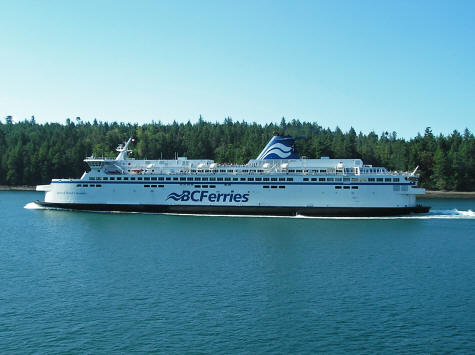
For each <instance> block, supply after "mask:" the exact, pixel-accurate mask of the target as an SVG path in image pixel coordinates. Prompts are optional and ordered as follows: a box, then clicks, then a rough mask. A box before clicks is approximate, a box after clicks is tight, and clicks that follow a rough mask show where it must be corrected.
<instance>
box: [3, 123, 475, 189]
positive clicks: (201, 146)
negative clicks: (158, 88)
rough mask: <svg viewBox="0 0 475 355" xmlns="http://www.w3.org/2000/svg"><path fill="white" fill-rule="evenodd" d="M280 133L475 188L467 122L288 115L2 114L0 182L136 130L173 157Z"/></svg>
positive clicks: (314, 148) (322, 150)
mask: <svg viewBox="0 0 475 355" xmlns="http://www.w3.org/2000/svg"><path fill="white" fill-rule="evenodd" d="M274 134H281V135H291V136H294V137H304V138H302V139H300V140H298V141H297V148H298V151H299V153H300V155H302V156H306V157H307V158H319V157H321V156H329V157H331V158H361V159H363V161H364V162H365V164H372V165H374V166H385V167H387V168H388V169H390V170H398V171H402V170H404V171H407V170H413V169H414V168H415V167H416V166H419V171H418V172H419V173H420V175H421V185H422V186H423V187H426V188H428V189H431V190H452V191H474V190H475V137H474V135H473V133H471V132H470V131H469V130H468V129H465V131H464V132H462V133H460V132H457V131H454V132H452V133H451V134H449V135H447V136H444V135H439V136H434V135H433V134H432V131H431V129H430V128H426V130H425V132H424V133H423V134H418V135H417V136H416V137H414V138H411V139H409V140H405V139H402V138H398V137H397V134H396V133H395V132H392V133H388V132H383V133H381V134H379V135H378V134H376V133H375V132H370V133H369V134H363V133H361V132H360V133H356V131H355V129H353V128H351V129H350V130H349V131H348V132H343V131H342V130H340V129H339V128H336V129H335V130H331V129H328V128H322V127H321V126H319V125H318V124H317V123H314V122H312V123H311V122H300V121H298V120H292V121H289V122H287V121H286V120H285V119H282V121H281V122H280V124H266V125H261V124H257V123H246V122H234V121H233V120H232V119H230V118H226V119H225V120H224V122H223V123H217V122H216V123H212V122H207V121H204V120H203V119H202V118H201V117H200V119H199V120H198V121H197V122H196V123H191V122H187V123H176V122H174V123H172V124H162V123H160V122H158V123H156V122H153V123H150V124H143V125H138V124H124V123H116V122H114V123H108V122H97V121H96V120H94V121H93V122H83V121H82V120H81V119H80V118H76V119H75V120H70V119H67V120H66V122H65V123H64V124H59V123H46V124H37V123H36V122H35V120H34V117H32V119H31V120H29V121H28V120H25V121H22V122H18V123H13V122H12V118H11V117H10V116H8V117H6V118H5V120H4V122H0V149H1V152H2V154H1V160H0V185H9V186H12V185H37V184H45V183H48V182H49V181H50V180H51V179H52V178H67V177H80V176H81V175H82V173H83V172H84V170H86V164H85V163H84V162H83V159H84V158H85V157H86V156H90V155H91V154H93V155H96V156H111V157H113V156H115V155H116V152H115V148H116V147H117V145H118V144H119V143H123V142H124V141H126V140H127V139H128V138H129V137H134V138H136V143H135V144H134V145H133V146H132V147H131V148H132V149H133V153H132V155H131V156H132V157H134V158H136V159H146V158H149V159H160V158H161V157H163V159H173V158H174V156H175V153H177V154H178V155H179V156H186V157H188V158H190V159H192V158H206V159H214V160H215V161H217V162H227V163H230V162H232V163H246V162H247V161H248V160H249V159H252V158H255V157H257V155H258V154H259V152H260V151H261V150H262V149H263V147H264V146H265V145H266V144H267V142H268V141H269V139H270V137H271V136H272V135H274Z"/></svg>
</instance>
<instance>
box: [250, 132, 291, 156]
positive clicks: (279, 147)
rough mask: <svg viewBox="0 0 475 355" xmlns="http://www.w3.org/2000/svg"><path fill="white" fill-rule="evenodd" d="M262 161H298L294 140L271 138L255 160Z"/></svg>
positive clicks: (279, 137) (289, 138)
mask: <svg viewBox="0 0 475 355" xmlns="http://www.w3.org/2000/svg"><path fill="white" fill-rule="evenodd" d="M264 159H300V156H299V153H298V152H297V150H296V149H295V138H293V137H288V136H287V137H283V136H274V137H272V139H271V140H270V141H269V143H267V145H266V147H265V148H264V150H263V151H262V152H261V154H259V156H258V157H257V160H264Z"/></svg>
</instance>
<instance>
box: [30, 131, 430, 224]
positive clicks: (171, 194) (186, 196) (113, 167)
mask: <svg viewBox="0 0 475 355" xmlns="http://www.w3.org/2000/svg"><path fill="white" fill-rule="evenodd" d="M132 142H133V139H132V138H130V139H129V140H128V141H127V142H126V143H125V144H120V145H119V147H118V148H117V151H118V155H117V157H116V158H115V159H114V158H104V157H94V156H91V157H87V158H86V159H85V160H84V161H85V162H86V163H87V164H88V166H89V168H90V170H89V171H87V172H85V173H84V174H83V175H82V177H81V178H79V179H53V180H52V181H51V183H50V184H49V185H40V186H37V188H36V189H37V190H38V191H44V192H45V196H44V201H36V203H37V204H38V205H40V206H44V207H52V208H61V209H71V210H85V211H125V212H150V213H173V214H215V215H270V216H298V215H302V216H391V215H403V214H409V213H426V212H428V211H429V209H430V207H426V206H421V205H418V204H417V203H416V196H418V195H423V194H424V193H425V190H424V189H423V188H420V187H418V185H417V183H418V177H419V176H418V174H417V173H416V171H417V168H416V169H415V170H414V171H413V172H398V171H388V170H387V169H386V168H384V167H374V166H372V165H365V164H364V163H363V161H362V160H361V159H330V158H329V157H321V158H320V159H306V158H305V157H300V156H299V154H298V152H297V149H296V146H295V142H296V139H295V138H293V137H288V136H274V137H272V139H271V140H270V141H269V143H268V144H267V145H266V146H265V148H264V149H263V150H262V152H261V153H260V154H259V155H258V156H257V158H256V159H252V160H250V161H249V162H248V163H247V164H244V165H233V164H218V163H215V162H214V161H213V160H206V159H197V160H195V159H187V158H185V157H178V156H177V157H175V159H172V160H135V159H133V158H130V157H128V155H129V153H131V152H132V151H131V150H130V149H129V145H130V144H131V143H132Z"/></svg>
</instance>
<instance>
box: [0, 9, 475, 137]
mask: <svg viewBox="0 0 475 355" xmlns="http://www.w3.org/2000/svg"><path fill="white" fill-rule="evenodd" d="M0 14H1V19H2V21H1V29H0V118H1V119H2V120H3V119H4V118H5V117H6V116H7V115H11V116H13V119H14V121H16V122H18V121H22V120H24V119H30V118H31V116H32V115H34V116H35V120H36V122H38V123H45V122H59V123H64V122H65V121H66V118H71V119H74V118H75V117H78V116H79V117H81V119H82V120H85V121H92V120H93V119H94V118H96V119H97V120H99V121H109V122H112V121H118V122H131V123H139V124H142V123H150V122H152V121H155V122H158V121H161V122H163V123H171V122H173V121H177V122H187V121H191V122H196V121H197V120H198V118H199V116H200V115H201V116H202V117H203V118H204V119H205V120H207V121H212V122H216V121H218V122H222V121H223V120H224V118H226V117H231V118H232V119H233V120H234V121H243V120H244V121H247V122H257V123H261V124H266V123H271V122H276V123H279V122H280V120H281V118H282V117H285V118H286V120H292V119H299V120H300V121H307V122H317V123H318V124H319V125H321V126H322V127H324V128H327V127H329V128H331V129H334V128H335V127H337V126H338V127H340V128H341V129H342V130H344V131H347V130H348V129H350V127H354V128H355V129H356V131H357V132H359V131H362V132H363V133H369V132H370V131H375V132H376V133H378V134H380V133H382V132H384V131H389V132H392V131H396V132H397V133H398V135H399V136H400V137H405V138H410V137H413V136H415V135H417V133H418V132H421V133H423V132H424V130H425V128H426V127H431V128H432V131H433V132H434V133H435V134H440V133H442V134H449V133H451V132H452V131H453V130H454V129H457V130H459V131H463V130H464V129H465V128H468V129H470V130H471V131H472V132H473V131H474V122H475V1H436V0H432V1H417V0H412V1H364V0H358V1H350V0H347V1H340V0H335V1H317V0H314V1H277V0H274V1H259V0H254V1H243V0H239V1H229V0H221V1H206V0H201V1H198V0H196V1H191V0H190V1H159V0H155V1H145V0H140V1H119V0H114V1H105V0H96V1H89V0H82V1H72V0H67V1H66V0H62V1H55V0H48V1H22V0H15V1H11V0H0Z"/></svg>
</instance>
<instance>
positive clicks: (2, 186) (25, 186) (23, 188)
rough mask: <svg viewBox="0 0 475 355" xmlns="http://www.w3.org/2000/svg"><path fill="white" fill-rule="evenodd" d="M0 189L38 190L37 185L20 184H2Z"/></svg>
mask: <svg viewBox="0 0 475 355" xmlns="http://www.w3.org/2000/svg"><path fill="white" fill-rule="evenodd" d="M0 191H36V185H35V186H28V185H20V186H8V185H0Z"/></svg>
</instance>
